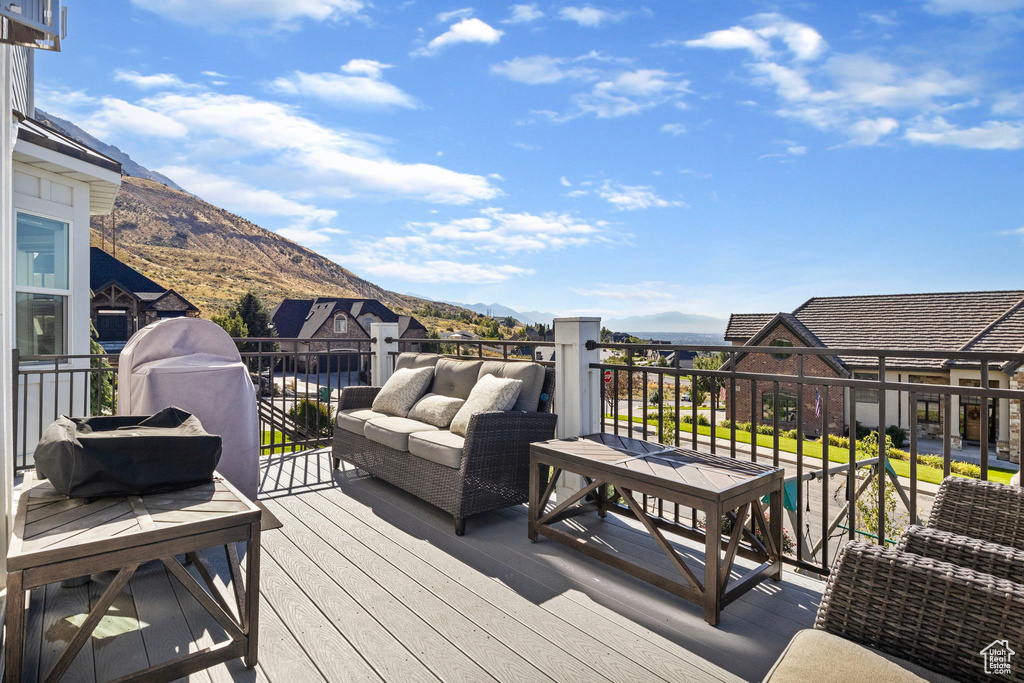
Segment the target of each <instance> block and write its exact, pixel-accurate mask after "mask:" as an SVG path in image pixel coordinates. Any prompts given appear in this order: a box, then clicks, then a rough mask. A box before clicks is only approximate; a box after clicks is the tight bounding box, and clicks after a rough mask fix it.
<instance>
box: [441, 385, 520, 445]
mask: <svg viewBox="0 0 1024 683" xmlns="http://www.w3.org/2000/svg"><path fill="white" fill-rule="evenodd" d="M522 388H523V381H522V380H521V379H505V378H501V377H495V376H494V375H484V376H483V377H481V378H480V379H479V380H477V383H476V386H474V387H473V390H472V391H471V392H469V398H467V399H466V402H465V403H464V404H463V406H462V407H461V408H459V412H458V413H456V414H455V417H454V418H453V419H452V424H451V427H449V429H450V430H451V432H452V434H458V435H459V436H465V435H466V430H467V429H469V418H471V417H472V416H474V415H476V414H477V413H490V412H493V411H495V410H500V411H502V412H506V411H509V410H512V406H514V405H515V403H516V399H517V398H519V391H520V390H521V389H522Z"/></svg>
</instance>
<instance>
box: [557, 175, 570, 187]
mask: <svg viewBox="0 0 1024 683" xmlns="http://www.w3.org/2000/svg"><path fill="white" fill-rule="evenodd" d="M558 182H560V183H561V184H562V187H572V183H570V182H569V179H568V178H566V177H565V176H562V177H561V178H559V179H558Z"/></svg>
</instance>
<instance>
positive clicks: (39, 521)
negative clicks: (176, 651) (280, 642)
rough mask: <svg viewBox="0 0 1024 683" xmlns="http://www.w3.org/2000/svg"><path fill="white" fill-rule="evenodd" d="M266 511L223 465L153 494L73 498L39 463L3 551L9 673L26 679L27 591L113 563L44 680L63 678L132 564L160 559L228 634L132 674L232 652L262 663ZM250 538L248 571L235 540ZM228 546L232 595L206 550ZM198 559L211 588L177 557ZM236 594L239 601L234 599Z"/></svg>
mask: <svg viewBox="0 0 1024 683" xmlns="http://www.w3.org/2000/svg"><path fill="white" fill-rule="evenodd" d="M260 519H261V511H260V509H259V508H258V507H257V506H256V505H254V504H253V503H252V502H251V501H250V500H248V499H247V498H246V497H245V496H243V495H242V494H241V493H239V492H238V491H237V490H236V489H235V488H234V487H233V486H231V484H230V483H229V482H228V481H226V480H224V479H223V478H222V477H220V476H219V475H214V481H213V482H211V483H209V484H203V485H201V486H196V487H194V488H190V489H185V490H182V491H173V492H170V493H159V494H152V495H147V496H124V497H111V498H68V497H67V496H64V495H61V494H60V493H58V492H57V491H56V490H54V488H53V486H52V485H51V484H50V483H49V482H48V481H45V480H37V479H36V478H35V473H34V472H29V473H27V474H26V475H25V479H24V483H23V485H22V493H21V498H20V500H19V501H18V510H17V512H16V513H15V516H14V530H13V538H12V539H11V547H10V552H9V554H8V556H7V569H8V573H7V620H6V629H7V642H6V673H5V680H6V681H12V682H18V681H20V680H21V672H22V657H23V654H24V653H23V650H24V645H25V611H26V601H25V592H26V591H27V590H30V589H32V588H37V587H39V586H43V585H46V584H48V583H54V582H57V581H62V580H64V579H72V578H76V577H79V576H84V575H89V574H94V573H97V572H102V571H108V570H117V576H116V577H114V579H113V581H111V583H110V585H109V586H108V587H107V589H106V590H105V591H104V592H103V595H102V596H101V597H100V599H99V600H98V601H97V602H96V604H95V606H93V608H92V611H91V612H89V615H88V616H87V617H86V619H85V621H84V622H83V623H82V625H81V627H80V628H79V629H78V632H77V633H76V634H75V636H74V638H73V639H72V640H71V642H70V643H69V644H68V646H67V648H66V649H65V651H64V653H63V654H62V655H61V656H60V658H59V659H58V660H57V662H56V664H54V665H53V668H52V669H51V670H50V671H49V672H48V673H47V674H46V677H45V679H44V680H45V681H47V682H48V683H49V682H50V681H57V680H60V678H61V677H62V676H63V675H64V673H65V672H66V671H67V669H68V667H69V666H70V665H71V663H72V662H73V661H74V659H75V656H76V655H77V654H78V652H79V650H81V649H82V646H83V645H85V643H86V642H87V641H88V639H89V637H90V636H91V635H92V632H93V630H94V629H95V628H96V626H97V625H98V624H99V623H100V620H101V619H102V618H103V615H104V614H106V612H107V609H108V608H109V607H110V605H111V604H112V603H113V601H114V599H115V598H116V597H117V595H118V594H119V593H120V592H121V590H122V589H123V588H124V586H125V584H127V583H128V581H129V579H131V577H132V575H133V574H134V573H135V570H136V569H137V568H138V567H139V566H140V565H141V564H144V563H146V562H149V561H152V560H159V561H161V562H162V563H163V564H164V565H165V566H166V567H167V570H168V571H169V572H170V573H171V574H172V575H173V576H174V577H175V578H176V579H177V580H178V581H180V582H181V584H182V585H183V586H184V587H185V588H186V589H187V590H188V592H189V593H191V594H192V595H193V596H194V597H195V598H196V600H197V601H198V602H199V604H200V605H202V606H203V608H204V609H206V610H207V611H208V612H209V613H210V615H211V616H212V617H213V618H214V619H216V621H217V623H218V624H220V626H221V627H222V628H223V629H224V631H225V632H226V633H227V634H228V636H229V640H227V641H226V642H224V643H220V644H218V645H214V646H211V647H207V648H204V649H202V650H200V651H198V652H193V653H190V654H187V655H183V656H181V657H178V658H175V659H172V660H169V661H167V662H162V663H160V664H156V665H154V666H151V667H150V668H148V669H145V670H143V671H139V672H136V673H135V674H133V675H131V676H129V677H128V680H138V681H170V680H174V679H176V678H180V677H182V676H186V675H188V674H190V673H194V672H196V671H200V670H202V669H206V668H208V667H211V666H213V665H215V664H219V663H221V662H226V661H229V660H231V659H234V658H236V657H243V658H244V662H245V665H246V666H248V667H253V666H255V665H256V659H257V650H258V633H259V576H260ZM238 541H244V542H245V543H246V544H247V550H246V553H245V563H246V577H245V581H244V582H243V580H242V572H241V567H240V564H239V560H238V553H237V551H236V549H235V543H236V542H238ZM220 545H222V546H224V548H225V550H226V551H227V557H228V566H229V568H230V572H231V583H232V585H233V586H234V593H235V594H234V595H233V596H224V595H223V594H222V593H221V592H220V590H219V589H218V588H217V586H216V585H215V583H214V581H213V571H211V569H210V567H209V565H208V564H207V563H206V560H205V558H204V557H203V556H202V554H201V553H200V551H202V550H204V549H206V548H212V547H215V546H220ZM176 555H185V556H186V557H187V558H188V559H189V560H190V561H192V562H193V563H195V565H196V569H197V570H198V572H199V575H200V576H201V577H202V579H203V582H204V583H205V584H206V585H207V586H208V588H209V590H210V592H207V591H206V590H204V588H203V587H202V585H201V584H200V583H199V582H197V581H196V580H195V579H194V578H193V577H192V575H191V574H189V573H188V571H186V570H185V568H184V567H183V566H182V564H181V563H180V562H178V560H177V559H176V558H175V556H176ZM230 603H234V605H233V606H232V605H231V604H230Z"/></svg>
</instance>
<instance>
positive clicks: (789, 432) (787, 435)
mask: <svg viewBox="0 0 1024 683" xmlns="http://www.w3.org/2000/svg"><path fill="white" fill-rule="evenodd" d="M779 436H781V437H782V438H783V439H796V438H798V434H797V431H796V430H795V429H784V430H782V431H780V432H779Z"/></svg>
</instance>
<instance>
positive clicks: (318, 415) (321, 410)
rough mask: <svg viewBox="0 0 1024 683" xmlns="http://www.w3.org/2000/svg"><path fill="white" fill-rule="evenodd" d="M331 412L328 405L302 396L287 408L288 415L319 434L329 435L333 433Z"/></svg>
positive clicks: (296, 422) (297, 422)
mask: <svg viewBox="0 0 1024 683" xmlns="http://www.w3.org/2000/svg"><path fill="white" fill-rule="evenodd" d="M333 412H334V411H333V410H331V408H330V406H328V405H325V404H323V403H319V402H317V401H313V400H310V399H305V398H304V399H302V400H301V401H299V402H298V403H296V404H295V405H294V406H292V407H291V408H290V409H289V410H288V417H290V418H291V419H292V421H293V422H295V424H297V425H302V426H305V427H307V428H309V429H310V430H311V431H313V432H314V433H317V434H319V435H320V436H331V435H333V434H334V420H333V419H332V417H333V416H332V413H333Z"/></svg>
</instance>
